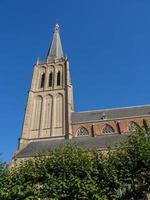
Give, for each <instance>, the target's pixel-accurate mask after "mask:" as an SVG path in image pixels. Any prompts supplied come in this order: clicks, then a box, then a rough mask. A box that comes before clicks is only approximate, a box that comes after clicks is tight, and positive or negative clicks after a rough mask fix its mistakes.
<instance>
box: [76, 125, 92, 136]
mask: <svg viewBox="0 0 150 200" xmlns="http://www.w3.org/2000/svg"><path fill="white" fill-rule="evenodd" d="M76 135H77V136H88V135H89V132H88V130H87V129H86V128H84V127H81V128H79V129H78V130H77V134H76Z"/></svg>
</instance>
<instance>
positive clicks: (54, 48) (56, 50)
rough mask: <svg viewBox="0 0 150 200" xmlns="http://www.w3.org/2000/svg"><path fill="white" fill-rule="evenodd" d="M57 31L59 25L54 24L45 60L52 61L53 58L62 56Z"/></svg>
mask: <svg viewBox="0 0 150 200" xmlns="http://www.w3.org/2000/svg"><path fill="white" fill-rule="evenodd" d="M59 31H60V28H59V25H58V24H56V25H55V28H54V34H53V39H52V42H51V46H50V48H49V50H48V53H47V57H46V60H47V62H53V61H54V60H55V59H61V58H63V57H64V55H63V50H62V46H61V40H60V35H59Z"/></svg>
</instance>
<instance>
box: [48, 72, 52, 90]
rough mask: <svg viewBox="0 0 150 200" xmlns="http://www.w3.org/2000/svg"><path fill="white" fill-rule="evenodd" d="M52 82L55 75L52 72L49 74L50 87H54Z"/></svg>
mask: <svg viewBox="0 0 150 200" xmlns="http://www.w3.org/2000/svg"><path fill="white" fill-rule="evenodd" d="M52 81H53V74H52V72H51V73H50V74H49V83H48V86H49V87H52Z"/></svg>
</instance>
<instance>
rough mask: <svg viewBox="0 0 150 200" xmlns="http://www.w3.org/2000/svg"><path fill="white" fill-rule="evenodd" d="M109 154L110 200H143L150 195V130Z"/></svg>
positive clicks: (135, 134) (135, 133)
mask: <svg viewBox="0 0 150 200" xmlns="http://www.w3.org/2000/svg"><path fill="white" fill-rule="evenodd" d="M108 155H109V156H108V159H107V162H106V166H105V169H106V172H107V174H108V179H109V180H112V183H111V182H110V181H108V183H109V184H110V183H111V184H113V186H112V187H109V195H108V199H113V198H115V199H121V200H126V199H128V200H130V199H142V198H143V197H144V196H145V194H147V193H149V192H150V129H144V128H139V129H137V130H136V131H135V132H134V133H132V134H131V135H130V137H129V138H128V140H127V141H125V142H123V143H122V144H121V145H119V146H118V147H117V148H116V150H115V151H114V152H109V154H108Z"/></svg>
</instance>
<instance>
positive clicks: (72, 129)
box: [13, 24, 150, 162]
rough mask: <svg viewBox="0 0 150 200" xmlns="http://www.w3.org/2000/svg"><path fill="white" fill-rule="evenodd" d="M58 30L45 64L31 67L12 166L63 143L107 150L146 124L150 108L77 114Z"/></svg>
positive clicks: (137, 107) (41, 63)
mask: <svg viewBox="0 0 150 200" xmlns="http://www.w3.org/2000/svg"><path fill="white" fill-rule="evenodd" d="M59 31H60V30H59V25H58V24H56V25H55V28H54V33H53V38H52V42H51V45H50V48H49V50H48V53H47V56H46V59H45V60H44V61H43V62H40V61H39V60H37V62H36V64H35V65H34V69H33V77H32V82H31V88H30V90H29V94H28V100H27V105H26V110H25V116H24V122H23V129H22V133H21V137H20V139H19V145H18V149H17V151H16V152H15V154H14V156H13V161H14V162H15V161H17V160H20V159H25V158H30V157H33V156H35V155H36V154H37V153H39V152H41V151H44V150H50V149H54V148H55V147H58V146H59V145H60V144H66V143H71V144H73V143H77V144H79V145H82V146H84V147H87V148H93V147H94V148H98V149H100V150H105V149H106V148H107V147H108V146H111V147H114V146H115V145H116V143H118V142H120V141H122V140H124V139H126V138H127V136H128V133H129V132H130V131H132V130H134V129H135V128H136V127H138V126H143V124H144V123H145V122H149V121H150V105H144V106H134V107H126V108H116V109H105V110H97V111H87V112H86V111H85V112H75V111H74V105H73V89H72V84H71V79H70V71H69V61H68V59H67V58H66V57H65V56H64V54H63V49H62V45H61V40H60V35H59Z"/></svg>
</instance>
